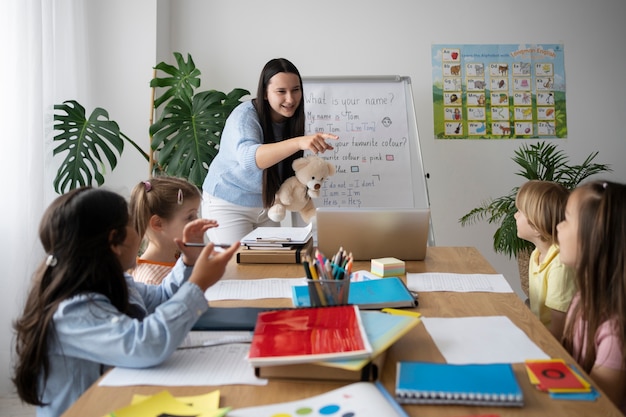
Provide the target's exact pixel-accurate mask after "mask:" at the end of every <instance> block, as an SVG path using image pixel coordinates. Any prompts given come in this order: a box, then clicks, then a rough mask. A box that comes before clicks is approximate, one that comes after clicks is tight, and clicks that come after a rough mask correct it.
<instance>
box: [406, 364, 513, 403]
mask: <svg viewBox="0 0 626 417" xmlns="http://www.w3.org/2000/svg"><path fill="white" fill-rule="evenodd" d="M397 367H398V368H397V374H396V400H397V401H398V402H399V403H400V404H468V405H486V406H498V407H503V406H507V407H513V406H517V407H521V406H522V405H523V400H524V398H523V394H522V390H521V388H520V386H519V383H518V382H517V379H516V378H515V374H514V373H513V368H512V366H511V364H508V363H494V364H471V365H453V364H448V363H431V362H408V361H400V362H398V364H397Z"/></svg>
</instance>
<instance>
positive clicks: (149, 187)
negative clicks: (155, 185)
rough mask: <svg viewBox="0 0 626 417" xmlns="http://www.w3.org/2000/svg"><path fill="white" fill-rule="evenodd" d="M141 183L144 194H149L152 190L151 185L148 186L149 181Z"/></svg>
mask: <svg viewBox="0 0 626 417" xmlns="http://www.w3.org/2000/svg"><path fill="white" fill-rule="evenodd" d="M142 182H143V186H144V187H145V189H146V192H149V191H150V190H151V189H152V184H150V181H142Z"/></svg>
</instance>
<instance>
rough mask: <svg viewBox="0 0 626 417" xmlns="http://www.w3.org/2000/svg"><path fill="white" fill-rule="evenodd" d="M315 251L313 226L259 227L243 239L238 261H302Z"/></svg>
mask: <svg viewBox="0 0 626 417" xmlns="http://www.w3.org/2000/svg"><path fill="white" fill-rule="evenodd" d="M312 252H313V233H312V226H311V225H309V226H307V227H258V228H256V229H254V230H253V231H252V232H250V233H249V234H248V235H246V236H244V237H243V238H242V239H241V249H240V250H239V252H238V253H237V263H257V264H277V263H297V264H299V263H302V261H304V260H305V259H306V258H307V256H310V255H311V253H312Z"/></svg>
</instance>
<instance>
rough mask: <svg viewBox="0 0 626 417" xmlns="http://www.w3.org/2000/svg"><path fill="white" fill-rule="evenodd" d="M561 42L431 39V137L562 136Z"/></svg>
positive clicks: (564, 118)
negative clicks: (463, 42) (444, 41)
mask: <svg viewBox="0 0 626 417" xmlns="http://www.w3.org/2000/svg"><path fill="white" fill-rule="evenodd" d="M563 54H564V52H563V45H562V44H541V45H538V44H537V45H530V44H529V45H525V44H520V45H433V46H432V71H433V110H434V112H433V113H434V128H435V138H437V139H536V138H541V139H550V138H566V137H567V111H566V106H565V66H564V57H563Z"/></svg>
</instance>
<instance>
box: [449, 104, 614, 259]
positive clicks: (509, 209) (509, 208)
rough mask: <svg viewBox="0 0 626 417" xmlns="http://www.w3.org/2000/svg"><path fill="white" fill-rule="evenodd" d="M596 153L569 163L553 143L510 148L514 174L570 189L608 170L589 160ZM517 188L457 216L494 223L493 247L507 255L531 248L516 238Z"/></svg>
mask: <svg viewBox="0 0 626 417" xmlns="http://www.w3.org/2000/svg"><path fill="white" fill-rule="evenodd" d="M557 116H558V115H557ZM597 155H598V152H594V153H591V154H590V155H589V156H588V157H587V158H586V159H585V160H584V161H583V162H582V164H580V165H570V163H569V158H568V156H567V155H566V154H565V152H563V150H561V149H558V148H557V145H556V144H555V143H547V142H539V143H532V144H523V145H522V146H520V148H519V149H517V150H515V151H514V156H513V158H512V160H513V161H514V162H515V163H516V164H517V165H518V166H519V171H517V172H516V175H519V176H521V177H523V178H526V179H527V180H542V181H554V182H558V183H560V184H562V185H563V186H564V187H565V188H567V189H570V190H571V189H573V188H575V187H577V186H578V184H580V183H581V182H582V181H583V180H584V179H586V178H588V177H590V176H591V175H595V174H599V173H601V172H606V171H611V167H610V166H609V165H606V164H597V163H594V162H593V161H594V159H595V158H596V156H597ZM518 188H519V187H513V188H512V189H511V191H509V193H508V194H506V195H504V196H502V197H497V198H492V199H489V200H487V201H483V202H482V203H481V204H480V205H479V206H478V207H475V208H473V209H471V210H470V211H469V212H468V213H466V214H465V215H463V216H462V217H461V218H460V219H459V222H460V223H461V226H466V225H470V224H473V223H475V222H477V221H486V222H487V223H489V224H492V223H495V224H498V225H499V227H498V229H497V230H496V232H495V233H494V236H493V248H494V250H495V251H496V252H497V253H503V254H505V255H508V256H509V257H512V256H517V254H518V253H520V252H521V251H527V250H530V249H532V248H533V245H532V244H531V243H530V242H527V241H525V240H523V239H520V238H518V237H517V226H516V223H515V212H516V211H517V208H516V207H515V197H516V195H517V190H518Z"/></svg>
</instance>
